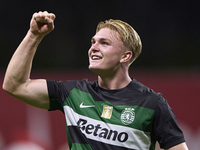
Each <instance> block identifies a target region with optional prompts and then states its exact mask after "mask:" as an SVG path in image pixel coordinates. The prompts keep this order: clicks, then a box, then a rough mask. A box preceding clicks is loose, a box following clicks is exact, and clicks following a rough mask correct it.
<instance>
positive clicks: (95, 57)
mask: <svg viewBox="0 0 200 150" xmlns="http://www.w3.org/2000/svg"><path fill="white" fill-rule="evenodd" d="M92 59H100V57H98V56H92Z"/></svg>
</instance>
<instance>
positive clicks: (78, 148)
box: [71, 143, 92, 150]
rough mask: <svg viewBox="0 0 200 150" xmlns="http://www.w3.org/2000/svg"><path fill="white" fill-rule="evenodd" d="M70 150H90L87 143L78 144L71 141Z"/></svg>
mask: <svg viewBox="0 0 200 150" xmlns="http://www.w3.org/2000/svg"><path fill="white" fill-rule="evenodd" d="M72 145H73V146H72V149H71V150H92V148H91V146H90V145H89V144H79V143H73V144H72Z"/></svg>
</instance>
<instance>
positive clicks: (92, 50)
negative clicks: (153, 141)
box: [88, 42, 99, 54]
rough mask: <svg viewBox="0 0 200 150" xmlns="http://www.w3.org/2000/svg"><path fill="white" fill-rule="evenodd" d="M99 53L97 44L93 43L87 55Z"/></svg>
mask: <svg viewBox="0 0 200 150" xmlns="http://www.w3.org/2000/svg"><path fill="white" fill-rule="evenodd" d="M98 51H99V44H98V43H97V42H96V43H93V44H92V45H91V47H90V49H89V51H88V54H91V53H92V52H93V53H95V52H98Z"/></svg>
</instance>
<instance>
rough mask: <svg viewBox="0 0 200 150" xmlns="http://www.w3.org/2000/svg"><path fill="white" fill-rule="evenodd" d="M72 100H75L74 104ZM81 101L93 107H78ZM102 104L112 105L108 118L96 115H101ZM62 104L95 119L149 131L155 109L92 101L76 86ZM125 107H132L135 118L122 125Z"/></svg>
mask: <svg viewBox="0 0 200 150" xmlns="http://www.w3.org/2000/svg"><path fill="white" fill-rule="evenodd" d="M73 101H76V102H75V104H74V102H73ZM82 102H83V103H84V105H95V107H91V108H80V104H81V103H82ZM104 105H108V106H113V111H112V117H111V118H110V119H106V118H102V117H100V118H99V117H98V116H101V115H102V111H103V106H104ZM64 106H69V107H71V108H72V109H73V110H74V111H75V112H76V113H78V114H81V115H84V116H87V117H90V118H93V119H96V120H100V121H104V122H107V123H110V124H116V125H121V126H126V127H131V128H135V129H138V130H141V131H144V132H151V126H152V120H153V116H154V113H155V111H154V110H152V109H149V108H144V107H140V106H137V105H134V106H127V105H120V106H114V105H113V104H111V103H109V102H107V101H94V99H93V98H92V96H91V95H90V94H89V93H86V92H83V91H80V90H78V89H76V88H74V89H73V90H72V91H71V92H70V94H69V96H68V97H67V98H66V101H65V102H64ZM114 107H115V108H114ZM125 108H134V112H135V119H134V121H133V122H132V123H131V124H129V125H124V124H123V123H122V121H121V114H122V112H123V110H125Z"/></svg>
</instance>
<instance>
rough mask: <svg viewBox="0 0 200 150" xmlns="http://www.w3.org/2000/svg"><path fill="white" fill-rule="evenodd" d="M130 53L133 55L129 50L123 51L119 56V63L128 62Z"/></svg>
mask: <svg viewBox="0 0 200 150" xmlns="http://www.w3.org/2000/svg"><path fill="white" fill-rule="evenodd" d="M132 55H133V53H132V52H131V51H126V52H124V54H123V55H122V58H121V60H120V62H121V63H125V62H128V61H129V60H130V59H131V57H132Z"/></svg>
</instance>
